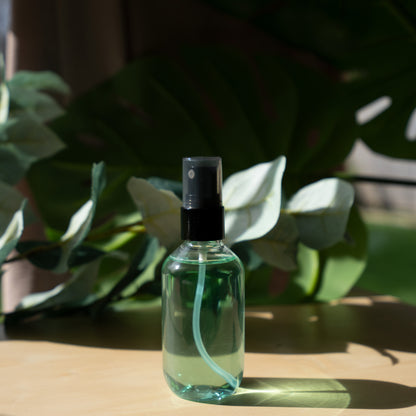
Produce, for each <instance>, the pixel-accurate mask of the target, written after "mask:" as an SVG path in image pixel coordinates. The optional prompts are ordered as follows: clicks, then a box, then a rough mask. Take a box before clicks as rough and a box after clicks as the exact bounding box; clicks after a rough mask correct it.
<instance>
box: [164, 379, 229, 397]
mask: <svg viewBox="0 0 416 416" xmlns="http://www.w3.org/2000/svg"><path fill="white" fill-rule="evenodd" d="M165 378H166V381H167V383H168V386H169V387H170V389H171V390H172V391H173V392H174V393H175V394H176V395H177V396H179V397H180V398H182V399H185V400H190V401H193V402H205V403H210V402H211V403H215V402H220V401H221V400H223V399H224V398H226V397H229V396H231V395H232V394H233V393H234V392H235V390H236V389H234V388H233V387H231V386H230V385H229V384H228V383H226V384H224V385H222V386H209V385H190V384H188V385H183V384H181V383H178V382H177V381H175V380H173V379H172V378H171V377H170V376H168V375H167V374H165Z"/></svg>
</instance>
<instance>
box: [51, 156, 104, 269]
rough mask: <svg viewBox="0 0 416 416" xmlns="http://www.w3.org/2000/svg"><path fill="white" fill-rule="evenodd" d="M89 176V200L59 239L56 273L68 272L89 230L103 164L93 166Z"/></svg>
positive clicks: (102, 175) (101, 186) (102, 180)
mask: <svg viewBox="0 0 416 416" xmlns="http://www.w3.org/2000/svg"><path fill="white" fill-rule="evenodd" d="M91 176H92V186H91V199H90V200H88V201H87V202H86V203H85V204H84V205H83V206H82V207H81V208H80V209H79V210H78V211H77V212H76V213H75V214H74V215H73V216H72V217H71V219H70V222H69V225H68V228H67V230H66V232H65V233H64V235H63V236H62V237H61V242H62V243H63V244H62V246H61V247H62V255H61V258H60V260H59V263H58V265H57V266H56V268H55V269H54V271H55V272H56V273H63V272H65V271H67V270H68V264H69V263H70V260H71V255H72V253H73V251H74V249H75V248H76V247H78V246H79V245H80V244H81V243H82V242H83V240H84V239H85V237H86V236H87V235H88V232H89V231H90V229H91V224H92V221H93V218H94V215H95V209H96V205H97V201H98V197H99V195H100V194H101V192H102V190H103V188H104V186H105V165H104V163H103V162H100V163H98V164H94V166H93V168H92V175H91Z"/></svg>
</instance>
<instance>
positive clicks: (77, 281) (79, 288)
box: [17, 260, 101, 311]
mask: <svg viewBox="0 0 416 416" xmlns="http://www.w3.org/2000/svg"><path fill="white" fill-rule="evenodd" d="M100 263H101V260H96V261H94V262H91V263H88V264H87V265H85V266H81V267H80V268H79V269H78V270H77V271H76V273H75V274H74V275H73V276H72V277H71V278H70V279H69V280H68V281H67V282H65V283H62V284H60V285H58V286H56V287H54V288H53V289H51V290H48V291H45V292H40V293H33V294H30V295H28V296H26V297H24V298H23V299H22V301H21V302H20V304H19V305H18V307H17V311H19V310H22V309H25V310H29V309H44V308H51V307H59V308H64V307H68V306H76V305H79V304H81V303H82V302H83V301H84V300H85V299H87V298H88V296H89V295H90V294H91V293H92V289H93V286H94V283H95V281H96V279H97V276H98V271H99V267H100Z"/></svg>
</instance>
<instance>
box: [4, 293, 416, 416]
mask: <svg viewBox="0 0 416 416" xmlns="http://www.w3.org/2000/svg"><path fill="white" fill-rule="evenodd" d="M246 315H247V317H246V324H247V334H246V351H247V353H246V366H245V377H244V380H243V383H242V387H241V388H240V390H239V391H238V393H237V394H236V395H234V396H232V397H231V398H230V399H229V400H228V401H227V402H225V403H224V405H212V404H201V403H194V402H189V401H185V400H182V399H180V398H178V397H176V396H174V395H173V394H172V393H171V392H170V390H169V389H168V387H167V386H166V384H165V382H164V379H163V375H162V370H161V367H162V363H161V359H162V354H161V351H160V343H161V340H160V307H159V306H158V305H152V306H148V307H146V308H141V309H137V310H134V309H133V310H128V311H114V312H111V313H110V312H109V313H107V314H106V315H105V316H104V317H102V318H101V319H100V320H98V321H92V320H91V319H90V318H88V317H85V316H71V317H61V318H48V319H43V320H34V321H31V322H26V323H24V324H20V325H19V326H14V327H11V328H7V329H5V328H2V329H1V330H0V331H1V332H2V334H1V335H0V338H1V339H2V341H1V342H0V380H1V382H2V386H1V388H0V416H26V415H27V416H29V415H30V416H37V415H41V416H49V415H54V416H65V415H77V416H78V415H88V416H95V415H97V416H98V415H99V416H105V415H115V416H122V415H154V416H157V415H181V416H186V415H192V416H194V415H211V416H212V414H213V412H215V415H216V416H218V415H239V416H243V415H279V416H286V415H296V416H303V415H310V416H314V415H317V416H318V415H319V416H327V415H331V416H332V415H343V416H355V415H360V416H361V415H363V416H366V415H372V416H374V415H376V416H377V415H380V416H381V415H383V416H385V415H392V416H393V415H394V416H402V415H409V416H410V415H412V416H415V415H416V307H413V306H409V305H404V304H402V303H400V302H398V301H396V300H395V299H393V298H389V297H381V296H373V297H370V296H360V297H349V298H346V299H344V300H342V301H340V302H337V303H333V304H325V305H316V304H305V305H293V306H272V307H261V308H260V307H256V308H254V307H250V308H247V312H246Z"/></svg>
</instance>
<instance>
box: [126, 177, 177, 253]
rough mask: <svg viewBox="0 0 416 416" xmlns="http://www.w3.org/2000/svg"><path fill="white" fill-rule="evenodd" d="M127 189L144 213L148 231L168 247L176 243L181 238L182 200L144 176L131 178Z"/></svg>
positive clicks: (144, 222) (144, 221)
mask: <svg viewBox="0 0 416 416" xmlns="http://www.w3.org/2000/svg"><path fill="white" fill-rule="evenodd" d="M127 189H128V191H129V193H130V195H131V197H132V199H133V201H134V203H135V204H136V206H137V207H138V209H139V210H140V212H141V213H142V216H143V224H144V225H145V227H146V230H147V232H148V233H149V234H150V235H153V236H154V237H156V238H157V239H158V240H159V241H160V243H161V244H162V245H163V246H165V247H167V248H169V247H173V246H174V245H176V244H177V243H178V242H179V240H180V207H181V205H182V203H181V200H180V199H179V198H178V197H177V196H176V195H175V194H174V193H173V192H171V191H166V190H159V189H156V188H155V187H154V186H153V185H151V184H150V183H149V182H148V181H146V180H145V179H142V178H130V179H129V181H128V183H127Z"/></svg>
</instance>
